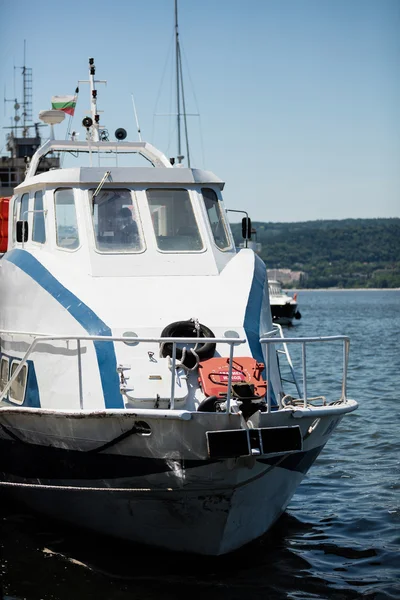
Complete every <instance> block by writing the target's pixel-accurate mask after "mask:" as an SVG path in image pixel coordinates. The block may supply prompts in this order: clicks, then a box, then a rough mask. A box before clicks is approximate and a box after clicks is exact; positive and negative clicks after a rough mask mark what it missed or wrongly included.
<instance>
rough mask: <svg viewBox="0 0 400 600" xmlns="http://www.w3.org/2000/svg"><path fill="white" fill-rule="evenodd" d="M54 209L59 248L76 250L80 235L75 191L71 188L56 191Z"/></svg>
mask: <svg viewBox="0 0 400 600" xmlns="http://www.w3.org/2000/svg"><path fill="white" fill-rule="evenodd" d="M54 207H55V215H56V242H57V246H59V247H60V248H64V249H66V250H75V248H78V246H79V233H78V222H77V219H76V208H75V199H74V191H73V190H72V189H71V188H60V189H58V190H56V192H55V194H54Z"/></svg>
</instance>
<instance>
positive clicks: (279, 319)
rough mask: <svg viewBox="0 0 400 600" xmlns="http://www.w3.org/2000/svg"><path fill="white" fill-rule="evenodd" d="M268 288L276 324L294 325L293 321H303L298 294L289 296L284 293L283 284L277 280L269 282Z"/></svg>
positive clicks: (273, 318)
mask: <svg viewBox="0 0 400 600" xmlns="http://www.w3.org/2000/svg"><path fill="white" fill-rule="evenodd" d="M268 288H269V301H270V305H271V314H272V320H273V322H274V323H278V324H279V325H292V323H293V319H301V313H300V311H299V309H298V306H297V294H294V296H289V294H287V293H286V292H284V291H283V289H282V284H281V282H280V281H277V280H276V279H270V280H269V282H268Z"/></svg>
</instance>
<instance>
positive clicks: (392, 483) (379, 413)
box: [0, 291, 400, 600]
mask: <svg viewBox="0 0 400 600" xmlns="http://www.w3.org/2000/svg"><path fill="white" fill-rule="evenodd" d="M298 300H299V305H300V309H301V312H302V315H303V318H302V320H301V321H300V322H298V323H297V324H296V326H294V327H292V328H291V329H290V332H289V335H290V336H297V335H302V336H310V335H337V334H341V333H346V334H348V335H350V338H351V352H350V369H349V396H350V397H354V398H356V399H357V400H358V401H359V402H360V408H359V410H358V411H356V412H355V413H352V414H351V415H350V416H349V417H347V418H346V419H344V420H343V421H342V422H341V424H340V426H339V427H338V429H337V430H336V432H335V434H334V436H333V438H332V440H331V441H330V442H329V443H328V445H327V446H326V448H325V449H324V451H323V452H322V454H321V455H320V457H319V458H318V460H317V462H316V463H315V465H314V466H313V467H312V469H311V471H310V472H309V474H308V476H307V477H306V479H305V480H304V482H303V484H302V485H301V486H300V487H299V489H298V491H297V493H296V495H295V496H294V498H293V500H292V502H291V503H290V505H289V508H288V511H287V513H286V514H284V515H283V516H282V518H281V519H280V520H279V521H278V523H277V524H276V525H275V526H274V527H273V528H272V530H271V531H270V532H269V533H268V534H267V535H265V536H264V537H263V538H261V539H259V540H256V541H255V542H253V543H251V544H249V545H248V546H246V547H245V548H242V549H241V550H240V551H238V552H235V553H233V554H230V555H228V556H223V557H219V558H204V557H195V556H190V555H187V554H183V555H180V554H175V553H172V552H164V551H159V550H154V549H149V548H144V547H143V546H140V547H139V546H134V545H132V544H127V543H121V542H117V541H115V540H111V539H109V538H104V537H100V536H95V535H93V534H92V533H86V532H83V531H82V530H77V529H73V528H72V527H70V526H66V525H63V524H60V523H55V522H50V521H48V520H46V519H44V518H38V517H37V516H34V515H32V514H31V513H29V512H28V511H26V509H24V508H23V507H21V506H19V505H17V504H15V503H14V502H13V503H11V502H10V501H8V500H7V499H6V498H5V497H4V496H1V495H0V502H1V506H2V520H1V521H0V549H1V560H0V575H1V582H2V587H3V600H4V599H6V600H22V599H26V600H40V599H41V600H67V599H68V600H71V599H76V600H91V599H96V600H97V599H107V600H128V598H129V599H132V598H140V599H141V600H155V599H157V600H158V599H159V598H161V597H162V598H163V600H169V599H171V600H172V599H174V600H175V599H176V598H177V597H178V596H181V595H182V596H183V595H189V596H191V598H192V599H193V600H196V599H197V598H199V597H200V596H201V597H202V598H203V597H206V598H207V600H214V599H216V598H224V599H225V598H227V599H229V600H231V599H232V600H239V599H240V600H245V599H246V600H253V599H255V600H258V599H260V600H261V599H262V600H284V599H285V600H287V599H289V600H311V599H319V600H327V599H329V600H330V599H333V600H347V599H349V600H353V599H361V598H362V599H364V600H365V599H366V600H372V599H373V600H384V599H388V600H390V599H394V598H400V586H399V584H398V576H399V573H400V559H399V555H400V553H399V550H400V507H399V504H400V501H399V498H400V492H399V488H400V483H399V482H400V477H399V475H400V472H399V455H400V453H399V449H400V448H399V442H398V437H399V436H398V431H399V416H398V415H399V411H398V406H399V401H400V398H399V393H400V392H399V390H400V380H399V373H400V349H399V335H398V332H399V330H400V292H393V291H389V292H299V295H298ZM383 332H384V333H385V343H383V342H382V343H381V342H380V341H379V340H380V339H381V335H382V333H383ZM324 352H325V351H324ZM329 352H330V350H328V348H327V349H326V353H323V354H322V355H321V356H320V357H319V358H320V363H319V366H318V369H316V372H318V373H319V377H318V381H317V382H316V384H318V386H320V388H319V389H318V390H316V391H317V392H318V393H319V392H321V391H323V390H324V388H326V386H327V385H331V384H330V382H331V378H332V373H331V368H330V367H331V362H330V361H332V358H331V357H332V355H331V354H329ZM266 510H268V507H266ZM0 597H1V594H0Z"/></svg>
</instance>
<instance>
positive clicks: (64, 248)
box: [53, 187, 81, 252]
mask: <svg viewBox="0 0 400 600" xmlns="http://www.w3.org/2000/svg"><path fill="white" fill-rule="evenodd" d="M62 190H70V191H71V192H72V197H73V200H74V210H75V224H76V231H77V233H78V238H77V239H78V245H77V246H76V247H74V248H68V246H60V245H59V243H58V226H57V204H56V193H57V192H58V191H62ZM53 206H54V229H55V234H56V235H55V246H56V248H57V250H61V251H62V252H76V251H77V250H79V248H80V247H81V236H80V232H79V219H78V213H77V210H76V208H77V205H76V193H75V189H74V188H73V187H59V188H56V189H55V190H54V191H53Z"/></svg>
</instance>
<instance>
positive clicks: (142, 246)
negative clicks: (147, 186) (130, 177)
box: [86, 185, 147, 256]
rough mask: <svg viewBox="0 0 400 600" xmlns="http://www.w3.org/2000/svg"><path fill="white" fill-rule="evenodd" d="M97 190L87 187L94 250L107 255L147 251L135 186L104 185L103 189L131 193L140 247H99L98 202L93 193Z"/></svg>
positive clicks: (134, 253) (126, 254) (136, 253)
mask: <svg viewBox="0 0 400 600" xmlns="http://www.w3.org/2000/svg"><path fill="white" fill-rule="evenodd" d="M95 190H96V188H94V187H90V188H87V190H86V194H87V199H88V201H89V212H90V215H89V220H90V227H91V232H92V233H91V235H92V239H93V242H94V243H93V249H94V251H95V252H97V253H98V254H101V255H107V256H128V255H129V256H132V255H134V256H136V255H138V254H143V252H145V251H146V250H147V245H146V238H145V236H144V231H143V226H142V220H141V216H140V211H139V203H138V200H137V195H136V192H137V190H135V189H133V188H129V187H123V186H121V187H118V186H115V185H114V186H113V187H103V188H102V190H101V191H104V192H112V191H114V192H116V191H118V190H123V191H125V192H128V193H129V195H130V198H131V204H130V206H132V208H133V213H132V216H133V219H134V220H135V222H136V225H137V230H138V236H139V240H140V248H139V249H135V248H132V247H130V249H129V250H124V249H123V247H119V248H117V249H116V250H112V249H102V248H99V246H98V237H97V235H96V229H95V221H94V207H95V206H96V202H95V201H93V193H94V192H95ZM100 193H101V192H100ZM97 206H98V205H97Z"/></svg>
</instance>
